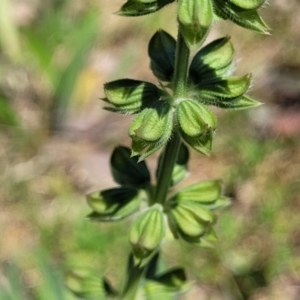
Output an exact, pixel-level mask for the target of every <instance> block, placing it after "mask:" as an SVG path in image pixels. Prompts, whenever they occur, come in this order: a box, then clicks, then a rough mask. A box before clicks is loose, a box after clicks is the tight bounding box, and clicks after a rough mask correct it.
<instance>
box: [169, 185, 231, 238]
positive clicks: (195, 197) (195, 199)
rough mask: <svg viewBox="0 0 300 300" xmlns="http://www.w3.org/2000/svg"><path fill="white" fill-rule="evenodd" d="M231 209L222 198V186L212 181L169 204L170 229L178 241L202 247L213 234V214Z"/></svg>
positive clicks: (193, 187)
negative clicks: (204, 238)
mask: <svg viewBox="0 0 300 300" xmlns="http://www.w3.org/2000/svg"><path fill="white" fill-rule="evenodd" d="M228 205H229V199H227V198H226V197H224V196H222V195H221V182H220V181H219V180H210V181H204V182H199V183H196V184H194V185H191V186H188V187H186V188H183V189H181V190H180V191H179V192H178V193H177V194H175V195H174V196H173V197H171V198H170V199H169V200H168V202H167V208H166V211H167V213H168V220H169V226H170V229H171V230H172V232H173V234H174V236H175V237H180V238H183V239H184V240H186V241H187V242H191V243H200V240H201V239H202V237H203V236H206V235H207V234H209V233H211V230H212V225H213V224H214V223H215V221H216V216H215V215H214V213H213V212H212V211H213V210H216V209H222V208H224V207H226V206H228Z"/></svg>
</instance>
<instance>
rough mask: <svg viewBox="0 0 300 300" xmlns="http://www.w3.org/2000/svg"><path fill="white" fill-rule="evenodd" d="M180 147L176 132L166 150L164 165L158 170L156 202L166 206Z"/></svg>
mask: <svg viewBox="0 0 300 300" xmlns="http://www.w3.org/2000/svg"><path fill="white" fill-rule="evenodd" d="M179 146H180V135H179V134H178V133H177V132H176V133H175V134H174V136H173V138H172V139H171V140H170V141H169V142H168V143H167V146H166V148H165V150H164V153H163V157H162V163H161V165H160V168H159V170H158V177H157V186H156V194H155V201H156V203H160V204H162V205H163V204H164V202H165V201H166V196H167V193H168V190H169V187H170V183H171V179H172V172H173V168H174V165H175V162H176V159H177V155H178V151H179Z"/></svg>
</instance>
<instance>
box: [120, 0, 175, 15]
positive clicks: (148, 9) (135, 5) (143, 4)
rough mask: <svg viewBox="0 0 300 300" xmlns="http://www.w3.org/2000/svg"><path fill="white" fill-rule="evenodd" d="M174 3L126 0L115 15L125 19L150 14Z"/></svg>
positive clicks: (160, 0)
mask: <svg viewBox="0 0 300 300" xmlns="http://www.w3.org/2000/svg"><path fill="white" fill-rule="evenodd" d="M174 1H175V0H128V1H127V2H126V3H125V4H124V5H123V6H122V7H121V9H120V10H119V11H118V12H117V14H118V15H120V16H125V17H136V16H142V15H146V14H151V13H154V12H156V11H157V10H159V9H161V8H162V7H164V6H165V5H167V4H169V3H172V2H174Z"/></svg>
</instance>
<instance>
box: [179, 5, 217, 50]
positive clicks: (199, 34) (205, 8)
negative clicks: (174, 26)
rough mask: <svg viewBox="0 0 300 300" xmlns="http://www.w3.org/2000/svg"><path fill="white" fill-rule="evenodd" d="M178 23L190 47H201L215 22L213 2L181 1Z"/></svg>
mask: <svg viewBox="0 0 300 300" xmlns="http://www.w3.org/2000/svg"><path fill="white" fill-rule="evenodd" d="M178 21H179V27H180V31H181V33H182V35H183V38H184V40H185V42H186V44H187V45H188V47H189V48H191V47H193V46H199V45H200V44H201V43H202V42H203V40H204V39H205V37H206V36H207V34H208V32H209V30H210V27H211V24H212V21H213V7H212V4H211V0H197V1H195V0H181V1H180V2H179V7H178Z"/></svg>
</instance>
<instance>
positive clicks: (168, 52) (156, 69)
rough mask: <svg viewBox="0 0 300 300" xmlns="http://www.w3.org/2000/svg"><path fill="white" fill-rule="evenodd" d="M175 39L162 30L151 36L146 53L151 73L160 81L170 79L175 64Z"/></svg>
mask: <svg viewBox="0 0 300 300" xmlns="http://www.w3.org/2000/svg"><path fill="white" fill-rule="evenodd" d="M175 51H176V40H175V39H174V38H173V37H172V36H171V35H169V34H168V33H167V32H165V31H163V30H159V31H157V32H156V33H155V34H154V35H153V37H152V38H151V40H150V42H149V46H148V54H149V57H150V59H151V62H150V67H151V70H152V72H153V74H154V75H155V76H156V77H157V78H158V79H160V80H162V81H171V80H172V77H173V72H174V65H175Z"/></svg>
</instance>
